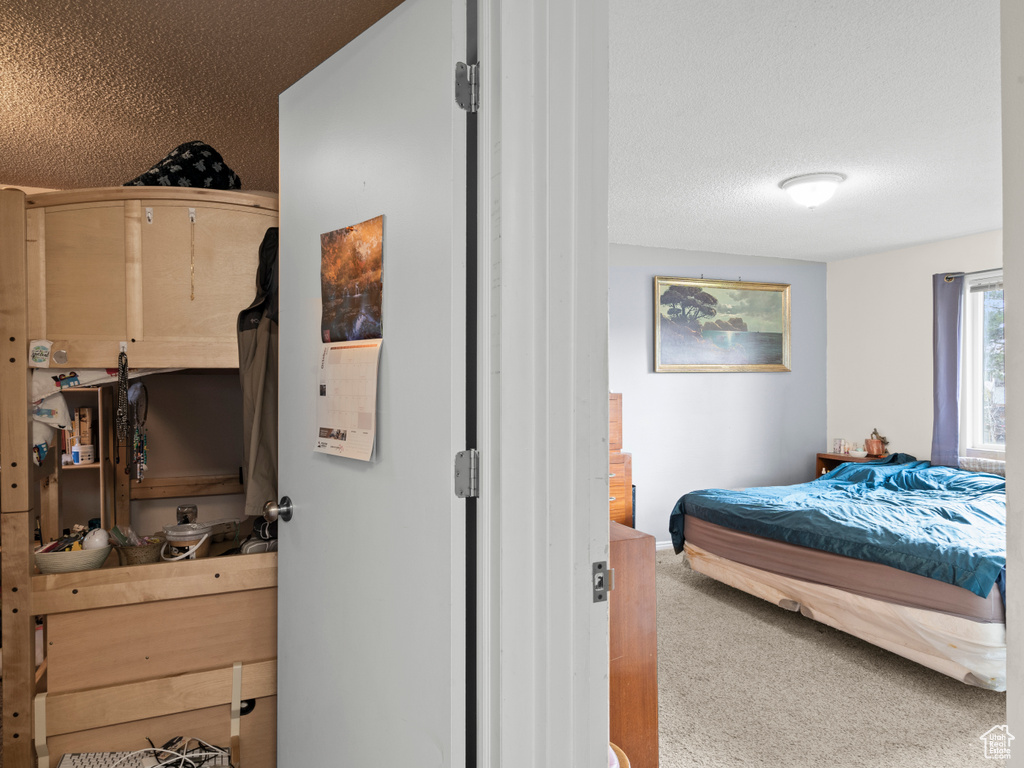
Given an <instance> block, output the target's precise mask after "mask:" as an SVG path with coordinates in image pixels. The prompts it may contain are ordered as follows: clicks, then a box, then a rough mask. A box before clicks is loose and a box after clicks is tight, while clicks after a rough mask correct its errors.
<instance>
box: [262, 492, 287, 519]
mask: <svg viewBox="0 0 1024 768" xmlns="http://www.w3.org/2000/svg"><path fill="white" fill-rule="evenodd" d="M294 509H295V508H294V507H293V506H292V500H291V499H289V498H288V497H287V496H282V497H281V501H280V502H278V503H277V504H275V503H274V502H273V501H268V502H267V503H266V504H264V505H263V517H264V518H266V520H267V522H270V523H272V522H274V521H275V520H277V519H278V518H281V519H282V520H283V521H284V522H286V523H287V522H288V521H289V520H291V519H292V512H293V511H294Z"/></svg>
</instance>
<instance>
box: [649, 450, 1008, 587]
mask: <svg viewBox="0 0 1024 768" xmlns="http://www.w3.org/2000/svg"><path fill="white" fill-rule="evenodd" d="M684 514H687V515H693V516H694V517H697V518H700V519H701V520H706V521H707V522H710V523H715V524H717V525H723V526H726V527H728V528H733V529H735V530H738V531H743V532H744V533H750V534H754V535H756V536H763V537H766V538H769V539H776V540H779V541H785V542H788V543H790V544H797V545H800V546H804V547H811V548H813V549H820V550H824V551H826V552H833V553H835V554H837V555H846V556H847V557H855V558H858V559H861V560H870V561H872V562H876V563H883V564H884V565H889V566H892V567H894V568H899V569H900V570H903V571H909V572H910V573H917V574H920V575H921V576H927V577H929V578H932V579H938V580H939V581H944V582H947V583H949V584H956V585H957V586H960V587H963V588H964V589H969V590H970V591H971V592H973V593H974V594H976V595H980V596H982V597H987V596H988V593H989V592H990V591H991V589H992V585H993V584H996V583H998V584H999V588H1000V592H1003V591H1004V584H1005V573H1006V481H1005V480H1004V479H1003V478H1001V477H998V476H996V475H987V474H981V473H975V472H964V471H961V470H958V469H951V468H949V467H933V466H931V465H930V464H929V463H928V462H926V461H912V462H909V463H905V464H872V463H864V464H852V463H851V464H842V465H840V466H839V467H837V468H836V469H834V470H832V471H831V472H830V473H828V474H827V475H823V476H822V477H820V478H818V479H817V480H814V481H813V482H810V483H803V484H802V485H788V486H775V487H768V488H747V489H745V490H741V491H726V490H719V489H710V490H704V491H695V492H693V493H688V494H686V495H685V496H683V498H681V499H680V500H679V501H678V502H677V504H676V506H675V509H674V510H673V511H672V516H671V518H670V520H669V530H670V531H671V532H672V543H673V545H674V546H675V549H676V552H681V551H682V548H683V515H684ZM1004 598H1005V595H1004Z"/></svg>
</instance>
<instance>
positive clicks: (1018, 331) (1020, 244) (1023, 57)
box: [999, 0, 1024, 766]
mask: <svg viewBox="0 0 1024 768" xmlns="http://www.w3.org/2000/svg"><path fill="white" fill-rule="evenodd" d="M1000 6H1001V7H1000V18H999V26H1000V36H1001V38H1002V45H1001V57H1002V122H1003V163H1002V165H1003V284H1004V285H1005V286H1007V289H1008V290H1009V291H1010V292H1011V293H1013V294H1016V293H1017V292H1018V291H1020V290H1021V288H1022V286H1024V256H1022V254H1024V223H1022V222H1021V216H1020V213H1021V211H1022V210H1024V143H1022V142H1021V139H1020V136H1021V131H1024V85H1022V83H1024V6H1022V4H1021V3H1019V2H1015V1H1014V0H1002V3H1001V4H1000ZM1018 306H1019V305H1018V304H1017V303H1016V302H1014V301H1009V302H1007V303H1006V336H1007V338H1008V339H1009V340H1010V341H1011V342H1014V343H1012V344H1011V345H1010V348H1011V349H1017V350H1018V352H1017V353H1016V354H1014V353H1012V352H1011V353H1010V354H1007V356H1006V386H1007V395H1008V397H1007V401H1008V402H1009V403H1010V405H1009V407H1008V408H1007V409H1006V420H1007V428H1006V431H1007V433H1008V434H1009V435H1010V440H1009V441H1008V442H1007V446H1006V448H1007V450H1006V512H1007V514H1006V568H1007V571H1009V572H1010V573H1011V574H1014V573H1018V572H1019V571H1018V570H1017V568H1018V567H1021V566H1022V563H1021V560H1022V552H1024V533H1022V530H1024V526H1021V524H1020V522H1019V521H1020V519H1021V518H1020V515H1019V511H1020V509H1021V506H1022V505H1021V502H1020V498H1021V495H1022V494H1021V491H1020V490H1019V489H1020V488H1021V487H1022V484H1024V459H1022V458H1021V453H1020V452H1019V450H1018V447H1019V446H1021V445H1024V439H1022V438H1020V437H1016V435H1021V434H1024V408H1022V407H1021V406H1020V403H1022V402H1024V383H1022V382H1024V353H1021V352H1020V349H1021V347H1020V345H1019V342H1018V340H1019V339H1021V338H1024V313H1021V312H1019V311H1018V310H1017V309H1016V308H1017V307H1018ZM1014 404H1016V405H1014ZM1013 578H1014V577H1013V576H1010V579H1011V580H1012V579H1013ZM1021 634H1024V594H1022V593H1021V591H1020V590H1018V589H1011V590H1010V592H1009V594H1008V596H1007V603H1006V636H1007V651H1008V652H1007V655H1006V673H1007V674H1006V718H1007V719H1006V722H1007V724H1008V726H1009V731H1010V733H1011V734H1016V735H1017V736H1018V737H1020V736H1024V662H1022V660H1021V657H1022V654H1021V653H1020V652H1015V651H1014V649H1015V648H1019V647H1020V645H1019V643H1018V642H1017V640H1016V638H1018V637H1019V636H1020V635H1021ZM1022 755H1024V748H1021V747H1018V748H1017V752H1015V753H1014V757H1012V758H1011V759H1010V760H1009V761H1008V765H1010V766H1020V765H1024V757H1022Z"/></svg>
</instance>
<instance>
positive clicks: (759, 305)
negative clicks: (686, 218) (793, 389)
mask: <svg viewBox="0 0 1024 768" xmlns="http://www.w3.org/2000/svg"><path fill="white" fill-rule="evenodd" d="M789 289H790V286H789V285H788V284H784V283H748V282H741V281H736V280H703V279H701V280H698V279H695V278H686V277H655V278H654V370H655V372H656V373H680V372H684V373H744V372H754V371H789V370H790V334H789V323H790V315H789V311H790V310H789Z"/></svg>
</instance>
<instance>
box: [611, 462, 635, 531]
mask: <svg viewBox="0 0 1024 768" xmlns="http://www.w3.org/2000/svg"><path fill="white" fill-rule="evenodd" d="M608 516H609V517H610V518H611V519H612V520H614V521H615V522H617V523H621V524H622V525H628V526H629V527H633V457H632V455H631V454H628V453H613V454H610V455H609V456H608Z"/></svg>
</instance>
